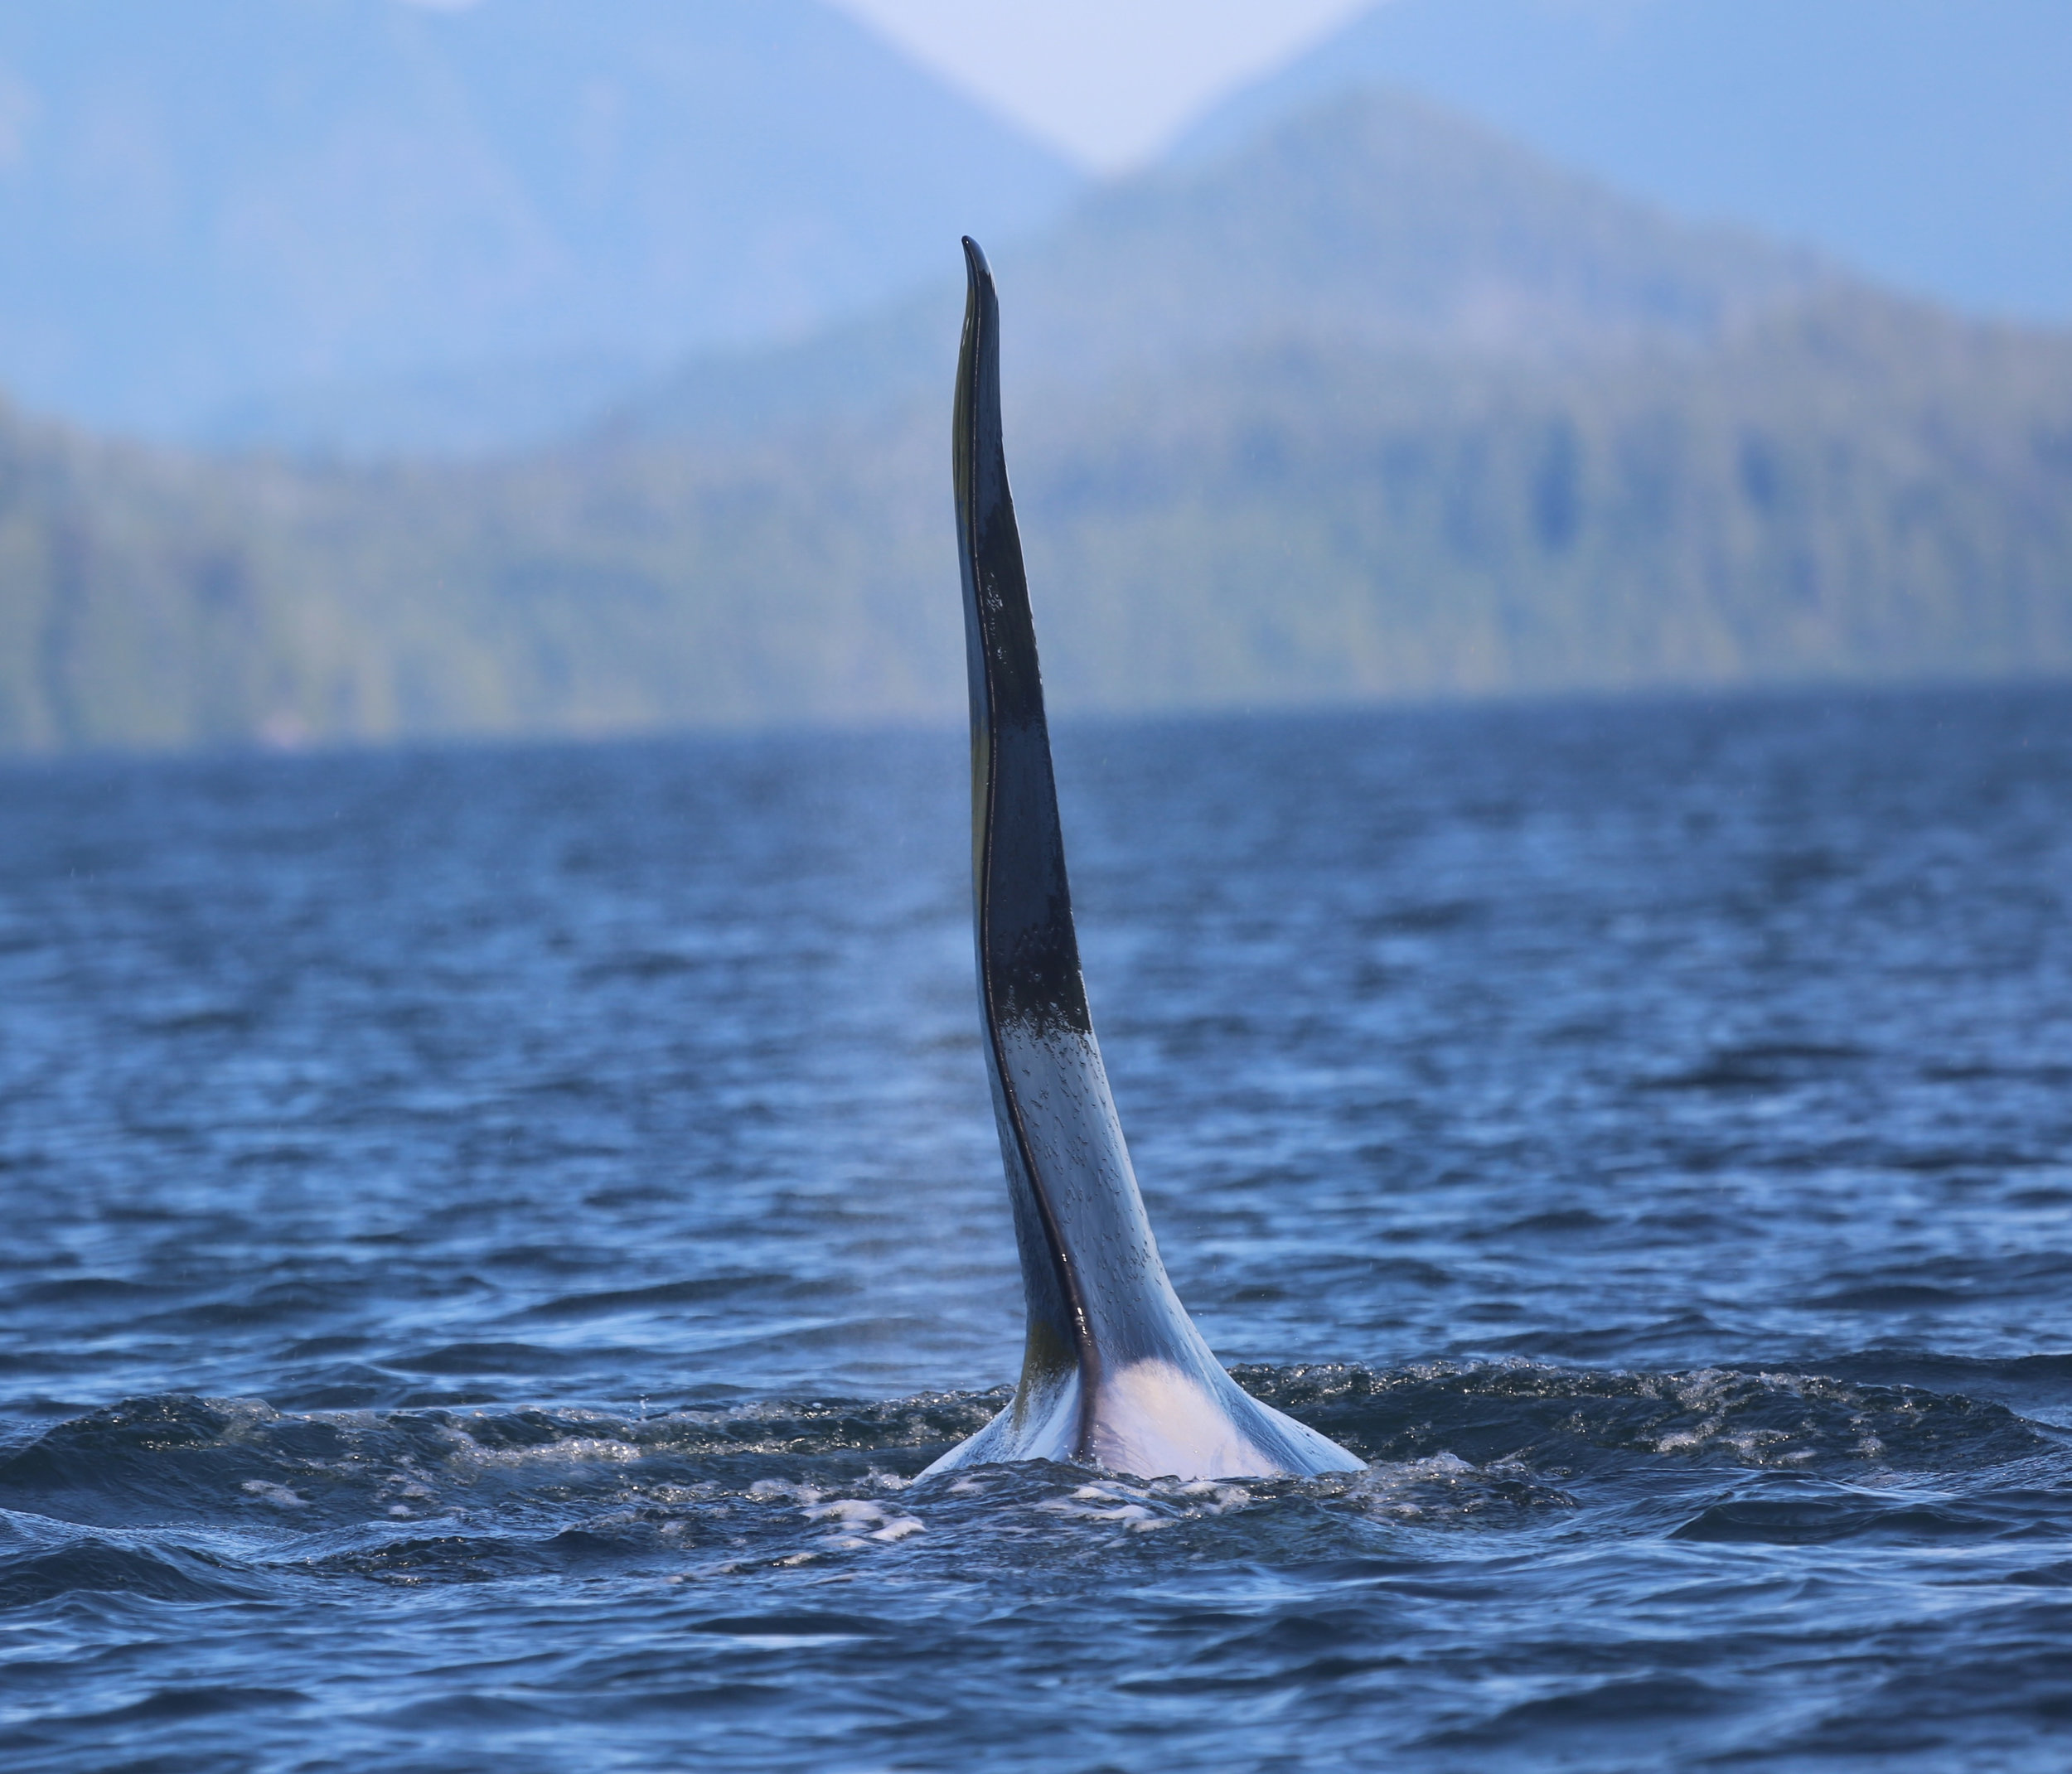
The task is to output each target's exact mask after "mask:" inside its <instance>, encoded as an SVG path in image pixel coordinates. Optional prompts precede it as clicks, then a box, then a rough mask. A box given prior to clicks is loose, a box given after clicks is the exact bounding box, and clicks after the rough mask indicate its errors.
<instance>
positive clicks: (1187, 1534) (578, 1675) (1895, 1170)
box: [0, 691, 2072, 1774]
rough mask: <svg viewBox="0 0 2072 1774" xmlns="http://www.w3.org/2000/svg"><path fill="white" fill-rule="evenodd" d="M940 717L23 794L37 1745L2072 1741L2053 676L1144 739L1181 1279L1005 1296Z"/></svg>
mask: <svg viewBox="0 0 2072 1774" xmlns="http://www.w3.org/2000/svg"><path fill="white" fill-rule="evenodd" d="M963 764H964V756H963V748H962V744H961V738H960V737H959V736H957V735H956V734H954V733H941V734H926V735H903V736H876V737H841V738H838V739H834V740H825V739H821V740H808V739H803V738H784V739H762V740H754V741H697V742H669V743H656V744H646V745H635V746H612V747H599V748H595V749H568V750H557V749H535V750H513V751H480V752H470V751H466V750H453V751H447V752H421V753H413V754H396V755H386V756H365V757H319V758H303V759H275V760H267V759H243V760H225V761H212V762H202V763H150V764H135V763H127V764H119V763H113V762H106V763H93V764H76V765H66V766H49V767H41V768H26V767H17V768H15V769H12V771H8V772H7V773H5V774H4V775H0V1044H3V1045H0V1089H3V1090H4V1099H3V1103H0V1113H3V1115H4V1119H0V1204H3V1205H4V1207H5V1213H6V1225H7V1238H6V1240H4V1242H3V1243H0V1277H3V1278H4V1281H3V1283H0V1285H3V1286H4V1295H3V1297H0V1399H3V1400H4V1402H3V1403H0V1763H4V1765H5V1766H6V1767H7V1768H9V1769H10V1770H18V1771H23V1774H27V1771H31V1770H46V1769H47V1770H57V1769H65V1770H79V1771H86V1770H93V1771H96V1774H99V1771H102V1770H107V1769H112V1768H119V1767H134V1768H138V1769H143V1768H150V1769H153V1770H163V1771H171V1770H186V1769H190V1768H191V1769H196V1770H201V1769H207V1770H210V1771H220V1770H233V1769H248V1768H249V1769H255V1770H256V1769H264V1770H269V1771H273V1770H289V1769H298V1770H302V1769H309V1770H314V1769H318V1768H333V1767H337V1768H345V1767H380V1768H381V1769H384V1770H417V1769H422V1770H427V1771H429V1770H438V1771H442V1774H444V1771H451V1770H462V1769H473V1768H481V1769H491V1768H493V1769H496V1770H498V1771H500V1774H508V1771H513V1770H526V1769H534V1768H538V1769H543V1770H544V1769H554V1770H564V1769H565V1770H571V1771H574V1770H610V1769H619V1768H625V1769H636V1768H638V1769H647V1768H654V1767H678V1766H681V1767H701V1768H707V1767H716V1768H742V1769H758V1770H761V1769H787V1768H798V1769H814V1770H823V1769H825V1770H856V1771H862V1770H869V1769H889V1768H937V1767H941V1768H952V1767H954V1768H964V1767H977V1766H985V1767H989V1768H1001V1769H1023V1768H1026V1769H1030V1770H1034V1769H1044V1770H1057V1769H1079V1768H1084V1769H1093V1768H1100V1767H1116V1768H1131V1769H1135V1768H1147V1769H1148V1768H1160V1769H1164V1768H1178V1769H1227V1768H1251V1767H1261V1768H1295V1767H1339V1766H1378V1765H1387V1766H1389V1767H1418V1768H1427V1767H1428V1768H1434V1769H1450V1768H1461V1769H1469V1768H1474V1769H1484V1768H1488V1767H1497V1766H1501V1767H1506V1768H1512V1767H1519V1768H1530V1767H1588V1768H1592V1769H1619V1768H1634V1769H1658V1768H1661V1767H1709V1766H1722V1767H1725V1766H1734V1767H1739V1766H1751V1765H1753V1766H1762V1767H1780V1768H1782V1767H1802V1766H1803V1767H1811V1766H1814V1765H1818V1764H1825V1763H1828V1762H1838V1763H1846V1764H1847V1765H1850V1766H1854V1767H1861V1766H1877V1767H1909V1768H1911V1767H1919V1768H1922V1769H1929V1768H1934V1769H1945V1768H1949V1767H1958V1766H1963V1767H1969V1768H2029V1767H2035V1768H2039V1769H2041V1768H2055V1767H2060V1766H2061V1765H2062V1762H2063V1757H2064V1749H2063V1746H2064V1743H2065V1733H2067V1732H2072V1605H2068V1588H2067V1585H2068V1583H2072V1491H2068V1488H2067V1484H2068V1479H2069V1478H2072V1465H2069V1464H2068V1454H2067V1448H2066V1435H2065V1431H2064V1430H2063V1429H2061V1428H2060V1425H2061V1424H2072V1354H2068V1353H2067V1352H2066V1351H2068V1350H2069V1349H2072V1335H2069V1334H2068V1330H2067V1308H2068V1305H2069V1304H2072V1245H2069V1242H2068V1238H2067V1218H2066V1209H2067V1206H2068V1205H2072V1157H2069V1154H2072V1088H2069V1087H2072V924H2069V923H2068V918H2067V912H2068V900H2069V899H2072V696H2068V695H2067V694H2065V693H2062V692H2055V691H2024V692H2019V693H2014V692H2010V693H2003V694H1943V695H1933V696H1930V695H1921V696H1905V697H1899V696H1853V697H1847V698H1837V697H1818V696H1808V697H1805V698H1794V699H1787V700H1779V701H1773V702H1734V703H1721V704H1696V703H1693V704H1685V705H1663V706H1653V707H1571V708H1508V709H1498V710H1479V711H1452V712H1442V713H1423V714H1414V715H1412V714H1399V715H1367V716H1359V717H1352V716H1347V717H1334V718H1305V719H1289V720H1274V721H1266V720H1256V721H1240V720H1227V721H1217V722H1203V723H1185V724H1175V725H1169V726H1156V727H1113V728H1107V727H1090V728H1085V729H1082V730H1078V731H1076V732H1072V733H1071V734H1068V735H1067V742H1066V743H1065V745H1064V747H1063V755H1062V759H1061V769H1062V772H1063V787H1064V793H1065V796H1066V807H1065V816H1066V823H1067V840H1068V842H1069V843H1070V845H1071V848H1072V859H1073V863H1074V870H1075V886H1076V888H1077V898H1078V902H1079V910H1080V918H1081V925H1082V944H1083V946H1084V949H1085V951H1086V957H1087V969H1088V974H1089V979H1090V984H1091V986H1092V996H1093V999H1094V1008H1095V1014H1096V1016H1097V1019H1098V1020H1099V1022H1100V1025H1101V1037H1102V1042H1103V1047H1104V1049H1105V1051H1106V1055H1107V1058H1108V1061H1109V1065H1110V1067H1111V1071H1112V1073H1113V1075H1114V1081H1115V1085H1116V1095H1117V1097H1118V1100H1119V1101H1120V1105H1121V1110H1122V1115H1123V1119H1124V1122H1125V1124H1126V1126H1127V1127H1128V1129H1130V1134H1131V1136H1132V1141H1133V1145H1134V1148H1135V1154H1136V1158H1137V1162H1138V1167H1139V1169H1140V1172H1141V1174H1142V1176H1143V1178H1144V1182H1145V1189H1146V1193H1147V1196H1149V1198H1150V1206H1151V1211H1152V1215H1153V1218H1154V1221H1155V1224H1156V1225H1157V1226H1158V1227H1159V1231H1160V1235H1161V1238H1162V1241H1163V1245H1164V1251H1165V1254H1166V1258H1167V1260H1168V1263H1169V1267H1170V1268H1171V1269H1172V1270H1173V1273H1174V1279H1175V1282H1176V1283H1177V1285H1178V1287H1179V1291H1180V1293H1181V1295H1182V1297H1183V1298H1184V1299H1185V1300H1186V1301H1187V1302H1188V1304H1189V1306H1190V1307H1191V1308H1193V1310H1194V1311H1195V1312H1196V1314H1197V1316H1198V1317H1199V1319H1200V1321H1201V1322H1202V1324H1203V1328H1204V1329H1205V1331H1206V1332H1208V1337H1209V1338H1210V1341H1212V1343H1213V1345H1214V1346H1215V1347H1216V1348H1217V1349H1218V1351H1219V1353H1221V1354H1222V1356H1224V1357H1225V1359H1226V1360H1227V1361H1232V1363H1233V1364H1235V1365H1236V1366H1237V1368H1238V1371H1239V1373H1240V1377H1241V1378H1242V1380H1243V1381H1244V1382H1245V1384H1246V1385H1248V1386H1250V1387H1251V1388H1252V1389H1253V1390H1256V1391H1257V1392H1258V1393H1259V1394H1261V1395H1262V1396H1264V1397H1266V1398H1267V1399H1270V1400H1271V1402H1273V1403H1274V1404H1276V1405H1278V1406H1280V1408H1282V1409H1286V1410H1288V1411H1290V1413H1292V1414H1295V1415H1296V1416H1299V1417H1300V1418H1301V1419H1304V1420H1305V1421H1307V1422H1310V1423H1312V1424H1315V1425H1316V1426H1317V1427H1319V1428H1321V1429H1323V1430H1324V1431H1325V1432H1326V1433H1329V1434H1330V1435H1332V1436H1334V1438H1338V1439H1339V1440H1340V1441H1342V1442H1343V1443H1346V1444H1347V1445H1348V1446H1349V1447H1351V1448H1354V1449H1355V1450H1356V1451H1358V1453H1361V1454H1362V1455H1363V1456H1364V1457H1368V1458H1369V1459H1370V1460H1372V1462H1374V1464H1373V1466H1372V1469H1371V1470H1370V1471H1369V1472H1368V1473H1366V1474H1363V1475H1360V1476H1358V1477H1353V1478H1349V1479H1348V1478H1334V1479H1330V1480H1326V1481H1322V1482H1314V1483H1307V1484H1298V1483H1292V1482H1285V1483H1246V1484H1239V1483H1221V1484H1182V1483H1178V1482H1172V1481H1161V1480H1159V1479H1156V1478H1155V1477H1154V1478H1148V1479H1147V1478H1141V1477H1126V1476H1121V1475H1115V1474H1104V1473H1098V1472H1086V1471H1075V1470H1069V1469H1066V1468H1060V1467H1027V1468H1004V1469H991V1470H985V1471H980V1472H972V1473H967V1474H953V1475H947V1476H946V1477H944V1478H943V1479H941V1480H932V1481H929V1482H927V1483H923V1484H915V1483H913V1475H914V1474H916V1473H917V1472H919V1471H920V1470H921V1468H922V1467H923V1466H925V1465H926V1464H927V1462H928V1461H929V1460H930V1459H931V1458H932V1457H933V1456H934V1455H935V1454H936V1453H940V1452H941V1451H942V1448H944V1447H946V1445H948V1443H950V1442H951V1441H952V1440H953V1439H955V1438H957V1437H960V1436H961V1435H963V1434H965V1433H969V1432H970V1431H971V1429H972V1428H975V1427H976V1426H977V1425H978V1424H980V1422H982V1421H983V1420H984V1419H985V1416H986V1414H988V1413H989V1412H990V1411H991V1410H992V1409H995V1408H996V1406H997V1404H998V1403H999V1402H1000V1398H1001V1397H1002V1394H1001V1392H1000V1390H998V1389H999V1387H1000V1385H1001V1383H1003V1382H1005V1380H1008V1379H1009V1378H1010V1377H1011V1375H1012V1374H1013V1371H1014V1365H1015V1361H1016V1357H1017V1353H1018V1344H1019V1283H1018V1280H1017V1278H1016V1276H1015V1274H1014V1268H1013V1264H1012V1252H1011V1240H1010V1237H1009V1231H1008V1227H1007V1221H1006V1213H1005V1197H1004V1191H1003V1188H1002V1186H1001V1184H1000V1176H999V1160H998V1157H997V1153H996V1151H995V1146H994V1137H993V1132H992V1129H991V1126H990V1110H989V1109H988V1105H987V1104H986V1100H985V1085H984V1081H983V1072H982V1070H981V1067H980V1059H979V1054H978V1048H977V1045H976V1040H977V1037H976V1012H975V1003H974V1001H973V998H974V994H973V990H972V987H971V973H970V969H971V961H970V954H969V935H968V931H967V927H966V919H967V916H968V912H967V899H966V894H967V885H966V877H965V876H964V873H963V867H964V862H965V858H966V854H967V851H966V835H965V832H964V824H963V822H964V821H965V819H966V818H967V817H968V813H967V808H968V803H967V801H966V798H965V787H964V784H963V781H962V780H961V771H962V769H963Z"/></svg>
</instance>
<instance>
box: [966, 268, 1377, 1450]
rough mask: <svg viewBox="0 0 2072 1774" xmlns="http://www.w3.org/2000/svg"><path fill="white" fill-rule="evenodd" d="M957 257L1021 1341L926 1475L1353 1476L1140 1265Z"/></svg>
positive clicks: (990, 361)
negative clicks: (996, 1468)
mask: <svg viewBox="0 0 2072 1774" xmlns="http://www.w3.org/2000/svg"><path fill="white" fill-rule="evenodd" d="M964 257H965V264H966V270H967V272H968V273H969V278H970V290H969V295H968V297H967V301H966V308H965V316H964V344H963V349H962V351H961V354H960V356H959V359H958V363H957V385H956V422H955V426H954V430H953V438H952V451H953V455H954V466H955V476H956V514H957V536H958V542H959V544H960V553H961V558H962V563H963V569H964V631H965V655H966V663H967V665H968V667H969V669H970V676H971V846H972V848H971V867H972V911H973V918H974V923H975V931H976V936H977V948H978V977H979V1003H980V1013H981V1014H982V1017H983V1019H984V1022H985V1061H986V1070H987V1071H988V1073H989V1074H990V1078H991V1080H992V1086H993V1109H994V1114H995V1118H996V1119H997V1120H998V1122H999V1124H1000V1155H1001V1158H1002V1159H1003V1160H1004V1162H1005V1166H1006V1170H1007V1188H1008V1195H1009V1199H1010V1201H1011V1202H1012V1204H1013V1208H1014V1236H1015V1241H1016V1244H1017V1245H1018V1247H1019V1251H1020V1255H1021V1266H1022V1288H1023V1293H1024V1299H1025V1302H1026V1304H1027V1308H1028V1316H1029V1327H1028V1340H1027V1342H1026V1345H1025V1346H1024V1354H1023V1361H1022V1376H1021V1381H1020V1384H1019V1385H1018V1386H1017V1387H1016V1389H1015V1393H1014V1401H1013V1402H1012V1403H1011V1404H1009V1406H1008V1407H1007V1409H1005V1410H1004V1411H1002V1412H1001V1413H1000V1415H999V1416H998V1417H996V1418H995V1419H993V1421H992V1422H991V1423H990V1424H987V1425H986V1426H985V1428H983V1429H981V1430H980V1431H979V1433H977V1434H976V1435H974V1436H973V1437H971V1439H970V1440H968V1441H966V1442H963V1443H960V1444H959V1445H958V1446H956V1448H952V1449H951V1451H950V1452H949V1453H946V1454H945V1455H944V1456H943V1457H942V1458H941V1459H940V1460H938V1461H937V1462H935V1464H934V1465H933V1466H932V1467H930V1468H929V1471H930V1472H941V1471H943V1470H946V1469H947V1468H950V1467H959V1466H968V1465H975V1464H978V1463H980V1462H990V1461H1001V1460H1038V1459H1043V1460H1066V1461H1072V1462H1077V1463H1080V1464H1082V1465H1091V1466H1100V1467H1107V1468H1109V1469H1111V1470H1113V1471H1117V1472H1133V1473H1135V1474H1137V1475H1139V1476H1140V1477H1167V1476H1171V1477H1180V1478H1237V1477H1275V1476H1295V1477H1306V1476H1308V1475H1310V1474H1313V1473H1317V1472H1348V1471H1357V1470H1358V1469H1359V1467H1360V1466H1361V1463H1362V1462H1360V1461H1359V1460H1358V1459H1356V1458H1355V1457H1353V1455H1351V1454H1349V1453H1347V1452H1346V1451H1345V1450H1344V1449H1343V1448H1340V1447H1339V1446H1338V1445H1337V1444H1336V1443H1334V1442H1331V1441H1329V1440H1328V1439H1326V1438H1324V1436H1321V1435H1319V1434H1318V1433H1316V1431H1315V1430H1314V1429H1310V1428H1305V1426H1304V1425H1303V1424H1299V1423H1297V1422H1295V1420H1294V1419H1292V1418H1290V1417H1285V1416H1283V1415H1282V1414H1280V1412H1279V1411H1276V1410H1273V1409H1270V1408H1269V1407H1267V1406H1266V1405H1264V1404H1261V1403H1259V1402H1258V1400H1257V1399H1253V1398H1251V1396H1249V1395H1247V1393H1245V1392H1244V1391H1243V1390H1242V1389H1241V1388H1240V1387H1239V1386H1238V1385H1237V1382H1236V1381H1234V1380H1232V1379H1231V1377H1230V1376H1229V1375H1227V1373H1225V1372H1224V1371H1223V1370H1222V1366H1221V1365H1220V1364H1219V1363H1218V1361H1217V1360H1216V1357H1215V1356H1214V1355H1213V1354H1212V1353H1211V1352H1210V1351H1209V1347H1208V1343H1207V1342H1206V1341H1203V1337H1202V1334H1201V1332H1199V1331H1198V1330H1197V1329H1196V1328H1195V1327H1194V1323H1193V1320H1192V1319H1191V1318H1189V1317H1188V1315H1187V1312H1186V1309H1185V1308H1184V1307H1183V1306H1182V1305H1181V1304H1180V1302H1179V1296H1178V1295H1177V1294H1175V1293H1174V1291H1173V1285H1172V1283H1171V1282H1170V1281H1169V1280H1168V1279H1167V1278H1166V1274H1165V1265H1164V1264H1163V1263H1162V1262H1160V1261H1159V1253H1158V1245H1157V1244H1156V1243H1155V1240H1153V1238H1152V1236H1151V1227H1150V1221H1148V1220H1147V1219H1146V1217H1145V1211H1144V1200H1143V1196H1141V1195H1140V1193H1139V1192H1138V1189H1137V1182H1136V1175H1135V1172H1134V1171H1133V1170H1132V1169H1131V1168H1130V1153H1129V1148H1128V1147H1127V1146H1126V1145H1125V1143H1123V1138H1122V1127H1121V1123H1120V1122H1119V1121H1118V1120H1117V1119H1116V1110H1115V1100H1114V1098H1113V1097H1112V1096H1111V1095H1110V1093H1109V1090H1108V1076H1107V1073H1106V1071H1105V1070H1104V1069H1103V1068H1102V1066H1101V1049H1100V1047H1099V1044H1098V1043H1097V1042H1096V1041H1095V1039H1094V1032H1093V1018H1092V1015H1091V1014H1090V1013H1089V1012H1088V1010H1087V991H1086V985H1085V982H1084V980H1083V979H1082V975H1081V973H1080V968H1079V942H1078V938H1077V935H1076V934H1075V932H1074V930H1073V927H1072V892H1071V888H1070V886H1069V884H1068V882H1067V878H1066V874H1065V845H1064V837H1063V832H1062V830H1061V829H1060V828H1059V825H1058V791H1057V785H1056V781H1055V779H1054V778H1053V775H1052V771H1051V757H1050V730H1049V727H1048V724H1047V723H1046V722H1045V720H1044V718H1043V679H1042V676H1041V674H1040V673H1039V672H1038V669H1037V662H1036V630H1035V624H1034V620H1033V618H1032V617H1031V616H1030V613H1029V581H1028V577H1027V575H1026V573H1024V570H1023V566H1022V544H1021V537H1020V534H1019V531H1018V530H1017V529H1016V528H1015V524H1014V500H1013V498H1012V497H1011V495H1009V491H1008V484H1007V458H1006V454H1005V448H1004V446H1003V444H1002V441H1001V433H1000V304H999V301H998V298H997V297H996V296H995V292H994V288H993V274H992V272H991V270H990V268H989V267H988V266H987V264H986V262H985V254H983V253H981V252H980V250H979V249H978V246H977V244H976V243H975V242H973V241H971V240H969V239H967V240H966V241H965V243H964Z"/></svg>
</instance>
